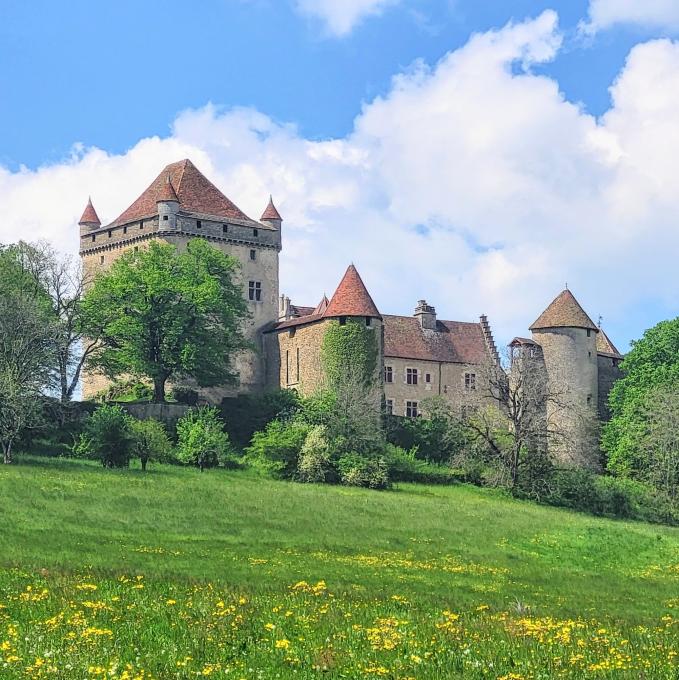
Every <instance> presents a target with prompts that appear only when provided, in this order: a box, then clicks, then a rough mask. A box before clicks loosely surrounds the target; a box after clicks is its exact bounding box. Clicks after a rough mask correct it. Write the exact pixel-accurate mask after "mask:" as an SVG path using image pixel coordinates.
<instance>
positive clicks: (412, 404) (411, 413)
mask: <svg viewBox="0 0 679 680" xmlns="http://www.w3.org/2000/svg"><path fill="white" fill-rule="evenodd" d="M417 406H418V403H417V402H416V401H406V418H417V417H418V416H419V415H420V414H419V412H418V410H417Z"/></svg>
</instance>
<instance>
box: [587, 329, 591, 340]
mask: <svg viewBox="0 0 679 680" xmlns="http://www.w3.org/2000/svg"><path fill="white" fill-rule="evenodd" d="M587 337H588V338H591V337H592V330H591V328H588V329H587Z"/></svg>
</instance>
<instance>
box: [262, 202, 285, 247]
mask: <svg viewBox="0 0 679 680" xmlns="http://www.w3.org/2000/svg"><path fill="white" fill-rule="evenodd" d="M259 221H260V222H261V223H262V224H266V225H268V226H270V227H273V228H274V229H275V230H276V231H277V232H278V245H281V244H282V239H283V235H282V233H281V228H282V226H283V218H282V217H281V216H280V213H279V212H278V210H276V206H275V205H274V204H273V197H272V196H271V195H270V196H269V203H268V205H267V206H266V209H265V210H264V212H263V213H262V216H261V217H260V218H259Z"/></svg>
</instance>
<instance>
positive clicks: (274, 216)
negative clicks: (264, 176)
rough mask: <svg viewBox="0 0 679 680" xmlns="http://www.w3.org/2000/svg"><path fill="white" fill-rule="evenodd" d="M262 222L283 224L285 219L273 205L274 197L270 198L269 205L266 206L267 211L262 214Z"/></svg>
mask: <svg viewBox="0 0 679 680" xmlns="http://www.w3.org/2000/svg"><path fill="white" fill-rule="evenodd" d="M260 220H280V221H281V222H282V221H283V218H282V217H281V216H280V214H279V212H278V210H276V206H275V205H274V204H273V197H272V196H269V204H268V205H267V206H266V210H265V211H264V212H263V213H262V216H261V217H260Z"/></svg>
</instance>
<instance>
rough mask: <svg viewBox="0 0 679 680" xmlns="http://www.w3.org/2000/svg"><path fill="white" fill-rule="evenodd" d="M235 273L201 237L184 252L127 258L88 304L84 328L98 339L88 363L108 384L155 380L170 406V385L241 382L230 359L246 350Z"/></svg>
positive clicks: (164, 250)
mask: <svg viewBox="0 0 679 680" xmlns="http://www.w3.org/2000/svg"><path fill="white" fill-rule="evenodd" d="M237 269H238V261H237V260H236V259H235V258H234V257H231V256H230V255H226V254H224V253H222V252H221V251H219V250H217V249H216V248H213V247H212V246H210V245H209V244H208V243H207V242H206V241H204V240H201V239H193V240H191V241H190V242H189V244H188V247H187V251H186V252H182V253H180V252H178V251H177V249H176V248H175V247H174V246H172V245H169V244H163V243H158V242H152V243H151V244H150V246H149V248H148V250H142V251H140V252H137V253H133V252H128V253H126V254H124V255H123V256H122V257H120V258H119V259H118V260H116V261H115V262H114V263H113V265H112V266H111V269H110V270H109V271H108V273H105V274H103V275H101V276H99V277H97V279H96V280H95V282H94V285H93V286H92V288H91V289H90V290H89V291H88V293H87V294H86V295H85V299H84V301H83V329H84V331H85V333H86V335H87V336H88V337H99V338H100V344H99V346H98V347H97V348H95V349H94V351H93V353H92V355H91V356H90V360H89V365H91V366H92V367H93V368H96V369H98V370H100V371H101V372H103V373H104V374H105V375H106V376H108V377H110V378H115V377H116V376H119V375H135V376H143V377H146V378H148V379H150V380H151V381H152V382H153V387H154V401H156V402H164V401H165V390H166V384H167V382H168V380H171V379H192V380H195V381H196V383H197V384H198V385H199V386H201V387H208V386H215V385H221V384H227V383H232V382H235V379H236V376H235V375H234V373H233V370H232V360H233V358H234V355H235V353H236V352H238V351H240V350H242V349H245V348H246V347H247V346H248V345H247V342H246V341H245V338H244V337H243V334H242V325H243V321H244V319H245V318H246V317H247V316H248V309H247V305H246V303H245V299H244V296H243V291H242V289H241V287H240V284H238V283H237V282H236V280H235V279H236V274H237Z"/></svg>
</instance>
